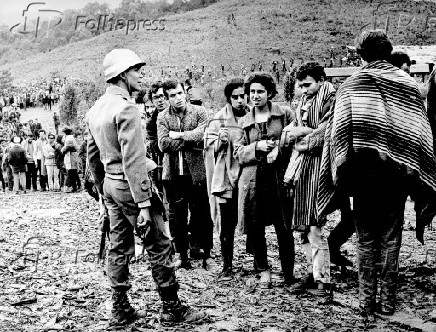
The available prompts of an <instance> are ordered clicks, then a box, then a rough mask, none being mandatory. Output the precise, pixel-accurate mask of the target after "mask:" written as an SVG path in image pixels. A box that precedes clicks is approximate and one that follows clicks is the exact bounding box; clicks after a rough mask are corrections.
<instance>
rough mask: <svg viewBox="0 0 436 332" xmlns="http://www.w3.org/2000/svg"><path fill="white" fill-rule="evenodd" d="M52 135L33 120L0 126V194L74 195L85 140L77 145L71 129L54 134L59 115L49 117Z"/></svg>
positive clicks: (83, 155)
mask: <svg viewBox="0 0 436 332" xmlns="http://www.w3.org/2000/svg"><path fill="white" fill-rule="evenodd" d="M53 120H54V123H55V128H56V133H51V132H49V133H47V132H46V130H45V129H43V128H42V125H41V123H40V122H38V120H37V119H35V121H33V120H29V122H27V123H24V124H23V123H19V122H14V121H13V122H3V124H2V125H1V126H0V133H1V135H0V163H1V172H0V181H1V183H2V190H3V192H4V193H7V192H14V193H15V194H19V193H20V192H22V193H23V194H26V193H27V192H28V191H30V190H32V191H34V192H36V191H63V192H66V193H70V192H76V191H78V190H80V189H81V186H82V185H81V180H80V178H79V175H78V174H79V172H82V174H83V176H84V174H85V172H84V170H85V167H86V161H85V160H86V141H83V142H82V143H81V144H80V145H79V144H78V143H77V141H76V138H75V136H74V135H73V130H72V129H71V128H69V127H66V128H64V129H63V135H62V134H59V133H58V126H59V123H60V121H59V115H58V114H57V113H56V112H55V113H54V116H53Z"/></svg>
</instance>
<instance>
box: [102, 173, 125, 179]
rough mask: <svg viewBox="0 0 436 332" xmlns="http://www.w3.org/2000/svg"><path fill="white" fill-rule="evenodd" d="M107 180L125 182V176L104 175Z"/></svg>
mask: <svg viewBox="0 0 436 332" xmlns="http://www.w3.org/2000/svg"><path fill="white" fill-rule="evenodd" d="M105 176H106V177H107V178H109V179H112V180H127V178H126V176H125V175H124V173H123V174H110V173H106V175H105Z"/></svg>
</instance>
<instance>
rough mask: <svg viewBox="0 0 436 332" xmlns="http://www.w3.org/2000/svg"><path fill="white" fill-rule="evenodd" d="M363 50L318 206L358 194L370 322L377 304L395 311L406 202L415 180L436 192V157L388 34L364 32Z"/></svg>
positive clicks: (328, 146)
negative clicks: (392, 58) (394, 61)
mask: <svg viewBox="0 0 436 332" xmlns="http://www.w3.org/2000/svg"><path fill="white" fill-rule="evenodd" d="M357 51H358V53H359V55H360V56H361V58H362V60H363V63H364V66H363V68H362V69H361V70H360V71H358V72H357V73H355V74H354V75H353V76H351V77H350V78H349V79H347V80H346V81H345V83H343V84H342V85H341V86H340V88H339V90H338V92H337V94H336V101H335V107H334V111H333V115H332V117H331V118H330V121H329V124H328V125H327V129H326V135H325V145H324V149H323V155H322V161H321V170H320V182H319V188H318V201H317V212H318V215H324V214H325V213H326V212H328V211H331V208H332V207H334V204H333V202H334V200H333V199H332V198H334V197H333V196H336V195H335V194H338V193H340V194H344V193H346V194H348V195H350V196H353V210H354V213H355V224H356V234H357V238H358V243H357V253H358V267H359V301H360V307H361V314H362V317H363V318H364V319H365V320H366V321H367V322H371V321H374V320H375V316H374V313H375V311H376V310H378V311H379V312H380V313H382V314H386V315H390V314H393V313H394V311H395V299H396V290H397V279H398V263H399V262H398V256H399V251H400V246H401V233H402V227H403V222H404V208H405V202H406V199H407V196H408V194H409V193H410V192H411V190H412V188H416V187H419V186H417V185H416V184H417V183H422V184H423V185H422V187H427V188H429V190H431V189H432V190H436V160H435V157H434V154H433V137H432V132H431V129H430V124H429V120H428V116H427V113H426V109H425V106H424V103H423V101H422V97H421V93H420V90H419V89H418V85H417V83H416V82H415V81H414V80H413V78H411V77H410V76H409V75H408V74H406V73H405V72H403V71H402V70H400V69H398V68H396V67H394V66H392V65H391V64H389V63H388V62H386V60H387V59H388V57H389V55H390V53H391V51H392V45H391V42H390V41H389V39H388V37H387V36H386V34H385V33H384V32H383V31H380V30H375V31H365V32H363V33H362V34H361V35H360V36H359V37H358V39H357ZM379 262H380V263H379ZM377 265H380V266H381V269H380V270H381V271H380V280H381V292H380V303H379V306H376V294H377V268H376V266H377Z"/></svg>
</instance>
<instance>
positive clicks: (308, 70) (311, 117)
mask: <svg viewBox="0 0 436 332" xmlns="http://www.w3.org/2000/svg"><path fill="white" fill-rule="evenodd" d="M295 76H296V79H297V84H298V86H299V87H300V89H301V91H302V94H303V96H302V98H301V101H300V103H299V105H298V109H297V111H296V117H297V119H296V120H295V121H294V122H293V123H291V124H290V125H288V126H287V127H286V128H285V129H284V131H285V132H288V133H290V134H291V135H292V136H294V137H295V138H296V143H295V146H294V151H293V152H292V156H291V158H290V161H289V165H288V169H287V170H286V173H285V177H284V181H285V183H287V184H288V185H289V186H290V188H292V192H293V195H292V196H293V207H294V209H293V218H292V228H293V229H294V230H299V231H302V232H303V235H302V239H303V248H304V249H305V251H306V256H307V268H308V272H309V274H308V275H307V276H305V277H303V278H302V280H301V281H300V282H298V283H296V284H294V285H293V286H292V287H291V292H292V293H294V294H295V293H300V292H304V291H306V290H307V289H308V288H310V287H312V286H314V285H313V284H314V282H316V287H317V289H318V290H317V293H316V294H317V299H318V303H320V304H327V303H329V302H331V300H332V292H331V280H330V254H329V245H328V242H327V237H326V234H325V232H324V230H323V227H322V226H323V225H324V223H325V220H326V218H325V217H324V218H319V220H318V219H317V216H316V196H317V189H318V175H319V169H320V165H321V155H322V147H323V144H324V132H325V128H326V125H327V122H328V119H329V117H330V108H331V105H332V103H333V101H334V96H335V89H334V87H333V85H332V84H331V83H330V82H327V81H325V77H326V75H325V72H324V68H323V67H321V66H320V65H319V64H318V63H317V62H307V63H304V64H302V65H301V66H300V67H299V68H298V69H297V71H296V75H295ZM297 131H301V135H299V134H298V132H297Z"/></svg>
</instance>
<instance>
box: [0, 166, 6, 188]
mask: <svg viewBox="0 0 436 332" xmlns="http://www.w3.org/2000/svg"><path fill="white" fill-rule="evenodd" d="M0 181H1V182H2V189H3V191H5V190H6V183H5V179H4V178H3V171H0Z"/></svg>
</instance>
